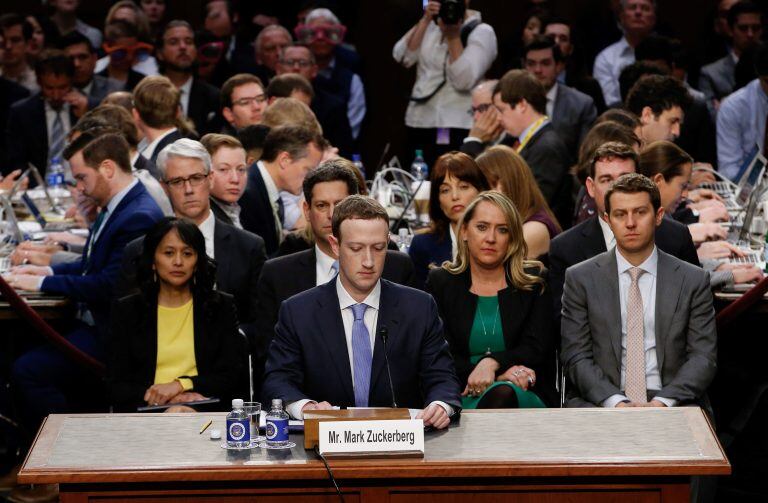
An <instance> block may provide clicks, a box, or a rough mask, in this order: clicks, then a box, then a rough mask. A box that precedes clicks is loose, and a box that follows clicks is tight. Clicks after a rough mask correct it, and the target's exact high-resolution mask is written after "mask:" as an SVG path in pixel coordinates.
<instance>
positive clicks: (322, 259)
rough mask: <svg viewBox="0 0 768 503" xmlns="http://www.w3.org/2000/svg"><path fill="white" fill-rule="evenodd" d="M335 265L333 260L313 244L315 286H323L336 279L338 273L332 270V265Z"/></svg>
mask: <svg viewBox="0 0 768 503" xmlns="http://www.w3.org/2000/svg"><path fill="white" fill-rule="evenodd" d="M335 263H336V259H335V258H333V257H331V256H330V255H326V254H325V252H324V251H323V250H321V249H320V247H319V246H317V244H315V285H324V284H326V283H328V282H329V281H331V280H332V279H333V278H335V277H336V274H337V273H338V271H334V270H333V264H335Z"/></svg>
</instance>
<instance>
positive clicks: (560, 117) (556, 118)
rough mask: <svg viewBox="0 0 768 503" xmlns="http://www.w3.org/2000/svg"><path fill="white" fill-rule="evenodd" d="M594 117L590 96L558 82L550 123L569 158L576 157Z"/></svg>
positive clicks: (593, 105) (593, 107) (594, 109)
mask: <svg viewBox="0 0 768 503" xmlns="http://www.w3.org/2000/svg"><path fill="white" fill-rule="evenodd" d="M596 118H597V108H596V107H595V102H594V101H593V100H592V98H590V97H589V96H587V95H586V94H584V93H582V92H581V91H577V90H576V89H573V88H572V87H568V86H566V85H563V84H558V86H557V95H556V96H555V105H554V108H553V110H552V125H553V126H554V127H555V131H557V134H558V135H559V136H560V139H562V140H563V143H565V146H566V147H567V148H568V154H569V155H570V156H571V159H575V158H576V155H577V153H578V150H579V145H580V144H581V142H582V140H583V139H584V137H585V136H586V135H587V133H588V132H589V129H590V128H591V127H592V123H593V122H595V119H596Z"/></svg>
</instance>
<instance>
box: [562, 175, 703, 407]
mask: <svg viewBox="0 0 768 503" xmlns="http://www.w3.org/2000/svg"><path fill="white" fill-rule="evenodd" d="M605 204H606V212H605V213H604V214H603V218H605V220H606V221H607V223H608V224H609V225H610V227H611V230H612V231H613V235H614V236H615V238H616V248H615V249H614V250H610V251H607V252H604V253H602V254H600V255H598V256H596V257H594V258H592V259H590V260H587V261H585V262H582V263H581V264H578V265H575V266H573V267H572V268H570V269H569V270H568V271H567V272H566V275H565V288H564V292H563V316H562V331H561V333H562V360H563V365H564V367H565V372H566V374H567V375H568V377H569V379H570V383H571V385H572V386H571V388H570V390H569V392H568V398H567V402H566V403H567V405H568V406H569V407H585V406H587V407H589V406H601V407H674V406H677V405H686V404H691V403H693V404H697V405H699V406H702V407H705V408H707V409H709V407H708V401H707V399H706V390H707V387H708V386H709V384H710V383H711V382H712V379H713V378H714V377H715V371H716V368H717V333H716V331H715V310H714V308H713V306H712V292H711V291H710V287H709V274H708V273H707V272H705V271H703V270H702V269H701V268H699V267H694V266H692V265H690V264H687V263H685V262H683V261H682V260H679V259H677V258H675V257H673V256H671V255H668V254H666V253H664V252H663V251H660V250H658V248H657V247H656V246H655V243H654V235H655V230H656V227H657V226H658V225H659V224H660V223H661V222H662V221H663V219H664V209H663V208H662V207H661V200H660V196H659V191H658V188H657V187H656V185H655V184H654V183H653V182H652V181H651V180H649V179H648V178H646V177H644V176H642V175H639V174H635V173H632V174H628V175H624V176H622V177H621V178H619V179H618V180H617V181H616V183H615V184H613V185H612V186H611V188H610V189H609V190H608V192H607V193H606V196H605ZM710 412H711V411H710Z"/></svg>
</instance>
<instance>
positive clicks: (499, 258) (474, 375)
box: [427, 191, 556, 409]
mask: <svg viewBox="0 0 768 503" xmlns="http://www.w3.org/2000/svg"><path fill="white" fill-rule="evenodd" d="M458 235H459V251H458V254H457V256H456V259H455V260H454V261H453V262H452V263H450V264H449V263H446V264H444V265H443V267H442V268H441V269H434V270H432V271H430V273H429V280H428V281H427V291H428V292H430V293H431V294H432V295H433V296H434V298H435V302H437V308H438V311H439V313H440V318H441V319H442V320H443V323H444V330H445V338H446V340H447V341H448V345H449V346H450V349H451V354H452V355H453V359H454V363H455V365H456V373H457V374H458V377H459V380H460V381H461V382H463V383H465V388H464V391H463V393H462V396H463V397H464V399H463V400H462V406H463V407H464V408H465V409H474V408H509V407H543V406H545V405H544V404H545V403H549V404H551V405H552V404H554V403H555V402H556V397H555V392H554V386H553V384H554V377H553V372H552V370H553V368H554V356H555V344H554V335H553V332H552V326H551V319H552V316H551V310H552V298H551V296H550V294H549V290H548V289H546V288H545V285H544V276H543V269H544V267H543V265H542V264H541V262H538V261H534V260H526V258H525V257H526V255H527V253H528V250H527V246H526V244H525V240H524V239H523V226H522V221H521V218H520V214H519V213H518V212H517V210H516V209H515V207H514V205H513V204H512V201H510V200H509V198H507V197H506V196H505V195H503V194H502V193H500V192H496V191H489V192H483V193H481V194H480V195H479V196H477V198H475V200H474V201H472V202H471V203H470V204H469V206H468V207H467V211H466V213H465V214H464V216H463V217H462V219H461V220H460V222H459V231H458Z"/></svg>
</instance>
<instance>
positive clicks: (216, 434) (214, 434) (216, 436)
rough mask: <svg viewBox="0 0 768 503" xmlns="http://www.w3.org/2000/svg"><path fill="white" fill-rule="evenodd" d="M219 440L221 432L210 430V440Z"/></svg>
mask: <svg viewBox="0 0 768 503" xmlns="http://www.w3.org/2000/svg"><path fill="white" fill-rule="evenodd" d="M220 438H221V430H219V429H216V428H214V429H212V430H211V440H218V439H220Z"/></svg>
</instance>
